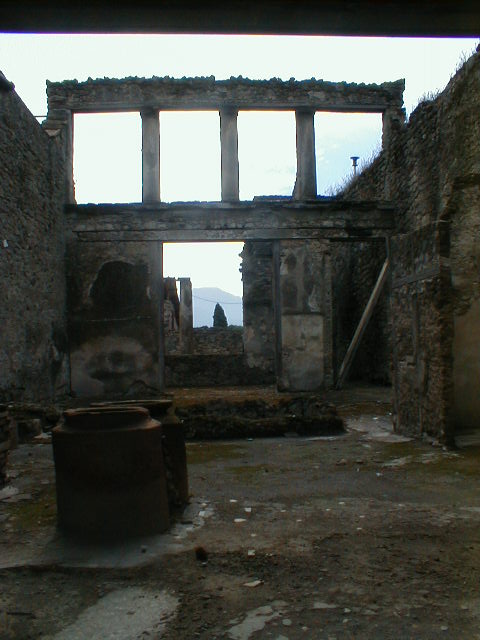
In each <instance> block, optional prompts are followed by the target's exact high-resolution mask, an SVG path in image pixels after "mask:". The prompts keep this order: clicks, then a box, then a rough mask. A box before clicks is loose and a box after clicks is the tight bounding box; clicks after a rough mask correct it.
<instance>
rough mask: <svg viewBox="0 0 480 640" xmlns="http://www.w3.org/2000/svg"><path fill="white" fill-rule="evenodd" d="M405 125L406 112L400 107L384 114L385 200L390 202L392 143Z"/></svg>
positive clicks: (390, 109) (387, 110) (389, 109)
mask: <svg viewBox="0 0 480 640" xmlns="http://www.w3.org/2000/svg"><path fill="white" fill-rule="evenodd" d="M404 124H405V110H404V109H400V108H398V107H390V108H388V109H386V110H385V111H384V112H383V114H382V151H383V154H384V157H385V161H386V166H387V170H386V171H385V182H384V192H383V198H384V199H385V200H390V198H391V197H392V185H391V176H392V167H391V165H392V142H393V139H394V137H395V133H396V132H398V131H400V129H401V128H402V126H403V125H404Z"/></svg>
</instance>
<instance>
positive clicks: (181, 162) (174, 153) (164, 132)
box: [160, 111, 221, 202]
mask: <svg viewBox="0 0 480 640" xmlns="http://www.w3.org/2000/svg"><path fill="white" fill-rule="evenodd" d="M220 189H221V186H220V119H219V115H218V111H162V112H161V113H160V198H161V199H162V200H163V201H164V202H176V201H183V202H192V201H218V200H220Z"/></svg>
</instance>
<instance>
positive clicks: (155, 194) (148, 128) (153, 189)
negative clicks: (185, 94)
mask: <svg viewBox="0 0 480 640" xmlns="http://www.w3.org/2000/svg"><path fill="white" fill-rule="evenodd" d="M140 116H141V118H142V202H159V201H160V120H159V116H158V111H156V110H155V109H148V110H145V111H141V112H140Z"/></svg>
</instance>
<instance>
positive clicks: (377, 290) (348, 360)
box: [336, 255, 390, 389]
mask: <svg viewBox="0 0 480 640" xmlns="http://www.w3.org/2000/svg"><path fill="white" fill-rule="evenodd" d="M389 266H390V258H389V257H388V255H387V258H386V260H385V262H384V263H383V266H382V268H381V270H380V274H379V276H378V279H377V282H376V283H375V286H374V287H373V291H372V293H371V295H370V298H369V300H368V302H367V306H366V307H365V310H364V312H363V314H362V317H361V318H360V322H359V323H358V326H357V328H356V330H355V333H354V335H353V338H352V341H351V342H350V345H349V347H348V349H347V353H346V354H345V358H344V359H343V362H342V366H341V367H340V372H339V374H338V379H337V384H336V389H341V388H342V387H343V384H344V382H345V380H346V378H347V376H348V372H349V371H350V367H351V366H352V362H353V358H354V357H355V354H356V352H357V349H358V346H359V344H360V341H361V339H362V337H363V334H364V333H365V329H366V328H367V326H368V323H369V322H370V318H371V317H372V314H373V312H374V310H375V307H376V305H377V302H378V299H379V298H380V294H381V293H382V289H383V287H384V285H385V282H386V281H387V276H388V269H389Z"/></svg>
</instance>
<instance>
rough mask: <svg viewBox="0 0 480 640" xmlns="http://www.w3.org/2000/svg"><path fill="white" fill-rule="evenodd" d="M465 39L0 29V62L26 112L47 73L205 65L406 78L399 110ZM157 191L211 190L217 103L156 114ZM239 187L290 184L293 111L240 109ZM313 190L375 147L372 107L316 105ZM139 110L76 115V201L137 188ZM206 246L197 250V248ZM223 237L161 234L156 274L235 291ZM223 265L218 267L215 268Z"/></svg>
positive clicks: (126, 195)
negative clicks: (177, 241) (324, 110)
mask: <svg viewBox="0 0 480 640" xmlns="http://www.w3.org/2000/svg"><path fill="white" fill-rule="evenodd" d="M476 44H477V41H476V40H473V39H405V38H341V37H312V36H309V37H300V36H294V37H293V36H191V35H189V36H186V35H182V36H174V35H138V36H137V35H129V36H123V35H108V36H107V35H105V36H95V35H88V36H81V35H66V36H59V35H25V34H22V35H15V34H0V70H1V71H3V73H4V74H5V75H6V76H7V78H8V79H9V80H11V81H12V82H14V83H15V86H16V90H17V92H18V94H19V95H20V97H21V98H22V100H23V101H24V102H25V104H26V105H27V106H28V108H29V109H30V110H31V111H32V113H34V115H45V114H46V112H47V105H46V94H45V81H46V80H47V79H49V80H51V81H62V80H69V79H77V80H79V81H82V80H86V79H87V78H88V77H92V78H97V77H117V78H122V77H128V76H139V77H151V76H154V75H156V76H166V75H169V76H172V77H183V76H210V75H214V76H215V77H216V78H217V79H226V78H229V77H231V76H234V77H235V76H239V75H242V76H243V77H248V78H253V79H269V78H272V77H277V78H281V79H283V80H288V79H289V78H291V77H294V78H295V79H297V80H303V79H307V78H313V77H314V78H317V79H324V80H331V81H347V82H365V83H370V82H376V83H381V82H385V81H393V80H397V79H399V78H405V79H406V89H405V94H404V99H405V106H406V109H407V112H408V113H410V112H411V110H412V109H413V108H414V107H415V106H416V104H417V103H418V102H419V99H420V97H421V96H422V95H424V94H425V93H429V92H436V91H438V90H441V89H443V88H444V87H445V85H446V84H447V82H448V80H449V79H450V77H451V75H453V73H454V72H455V69H456V67H457V65H458V63H459V61H460V59H461V58H462V56H467V57H468V56H469V55H470V54H471V53H472V52H473V50H474V47H475V45H476ZM160 124H161V193H162V199H163V200H166V201H171V200H202V199H203V200H218V199H219V198H220V148H219V118H218V114H217V113H214V112H203V113H201V114H198V115H195V114H192V113H189V114H184V113H179V114H172V113H164V114H161V116H160ZM238 128H239V161H240V197H241V198H242V199H250V198H252V197H253V196H254V195H273V194H279V195H288V194H290V193H291V190H292V188H293V184H294V181H295V120H294V114H293V113H290V112H286V113H262V114H258V113H245V112H244V113H240V115H239V122H238ZM315 129H316V145H317V181H318V191H319V193H321V194H324V193H327V192H328V191H329V189H331V188H332V187H334V186H335V184H338V183H339V182H341V180H342V179H343V178H344V177H345V176H347V175H348V174H349V173H350V171H351V161H350V156H352V155H358V156H360V158H361V160H360V163H361V162H362V159H363V160H364V161H365V160H367V159H368V158H369V157H370V156H371V155H372V153H373V152H374V151H375V149H377V148H378V145H379V143H380V136H381V117H380V116H378V115H374V114H373V115H370V114H369V115H363V116H360V115H354V114H317V115H316V119H315ZM140 131H141V130H140V117H139V115H138V114H115V115H103V116H92V115H82V116H76V118H75V133H76V139H75V180H76V196H77V201H78V202H108V201H112V202H114V201H116V202H131V201H139V200H140V199H141V155H140V154H141V151H140V149H141V135H140ZM202 249H203V253H202ZM240 251H241V245H239V244H234V243H229V244H225V245H223V246H219V247H217V248H215V246H213V245H208V246H207V245H201V247H200V248H199V247H190V246H187V245H176V246H172V245H169V246H167V247H166V250H165V259H164V265H165V275H175V276H190V277H192V281H193V285H194V286H195V287H202V286H218V287H220V288H221V289H224V290H226V291H229V292H231V293H234V294H237V295H241V281H240V278H239V273H238V268H239V264H240V262H239V259H238V258H237V254H238V253H239V252H240ZM219 265H221V268H219Z"/></svg>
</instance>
